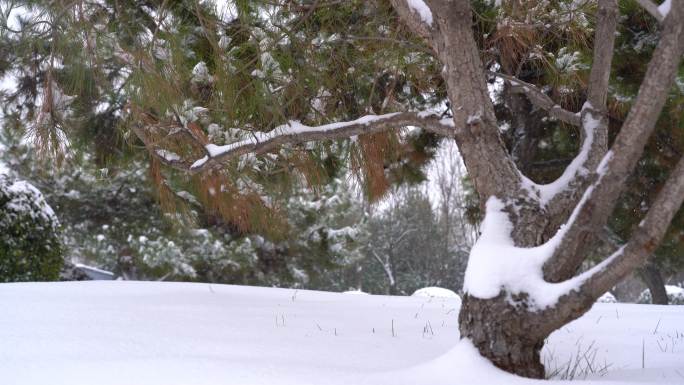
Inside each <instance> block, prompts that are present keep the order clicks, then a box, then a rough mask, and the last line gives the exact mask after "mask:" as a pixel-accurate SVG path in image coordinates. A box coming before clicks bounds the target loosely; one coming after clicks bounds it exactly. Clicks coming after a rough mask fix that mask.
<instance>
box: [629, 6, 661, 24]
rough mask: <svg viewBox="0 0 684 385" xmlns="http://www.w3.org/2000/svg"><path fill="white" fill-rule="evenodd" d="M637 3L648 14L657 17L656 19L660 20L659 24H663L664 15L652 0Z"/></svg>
mask: <svg viewBox="0 0 684 385" xmlns="http://www.w3.org/2000/svg"><path fill="white" fill-rule="evenodd" d="M636 2H637V4H639V5H640V6H641V8H643V9H645V10H646V12H648V13H650V14H651V16H653V17H655V19H656V20H658V23H662V22H663V20H664V19H665V17H663V14H662V13H660V11H659V10H658V5H656V4H655V3H654V2H652V1H651V0H636Z"/></svg>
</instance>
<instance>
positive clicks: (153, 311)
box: [0, 281, 684, 385]
mask: <svg viewBox="0 0 684 385" xmlns="http://www.w3.org/2000/svg"><path fill="white" fill-rule="evenodd" d="M457 303H458V300H457V299H450V298H423V297H388V296H375V295H344V294H336V293H325V292H315V291H304V290H291V289H272V288H258V287H244V286H227V285H209V284H190V283H156V282H155V283H144V282H121V281H108V282H69V283H30V284H0V308H1V309H2V313H0V314H1V315H0V341H1V342H0V383H2V384H12V385H33V384H41V385H43V384H51V385H59V384H69V385H91V384H96V385H108V384H118V385H136V384H140V385H155V384H159V385H174V384H178V385H188V384H192V385H209V384H211V385H213V384H221V385H225V384H239V385H254V384H264V385H279V384H285V385H290V384H292V385H294V384H297V385H304V384H312V385H326V384H335V385H337V384H339V385H342V384H345V385H350V384H354V385H356V384H368V385H370V384H374V385H379V384H392V385H402V384H405V385H409V384H410V385H421V384H426V385H427V384H429V385H442V384H443V385H447V384H453V385H455V384H459V385H463V384H530V383H533V382H534V381H532V380H527V379H522V378H517V377H514V376H512V375H509V374H506V373H503V372H501V371H498V370H497V369H494V368H493V367H492V366H491V365H489V364H488V363H487V362H486V361H485V360H483V359H482V358H481V357H479V356H478V355H477V354H476V352H475V350H474V348H473V347H472V346H470V345H469V344H468V343H459V342H458V339H459V338H458V327H457V318H458V308H457ZM642 344H643V345H642ZM642 346H643V350H642ZM578 351H579V352H580V354H578V353H577V352H578ZM585 352H587V353H585ZM544 357H545V360H546V361H547V362H550V363H551V365H549V367H550V369H552V370H553V369H554V368H558V369H559V370H558V371H563V368H564V365H567V364H568V363H570V367H571V368H572V367H574V366H575V364H574V362H575V359H576V358H579V364H578V365H577V366H578V368H579V369H576V373H586V372H590V371H591V370H588V369H586V368H587V364H586V363H585V361H586V362H588V363H591V364H592V369H593V371H595V372H599V371H601V368H603V367H605V366H607V367H608V369H607V374H606V375H605V376H603V377H601V376H599V375H598V374H595V375H593V376H591V375H590V376H589V378H590V379H594V380H597V381H588V382H584V384H592V383H595V384H606V380H620V381H628V382H624V383H630V384H634V383H640V382H644V381H650V382H651V383H659V384H666V383H670V384H684V307H676V306H670V307H665V306H652V305H624V304H598V305H596V306H595V308H594V309H593V310H592V311H590V312H589V313H588V314H587V315H585V316H584V317H582V318H581V319H580V320H578V321H575V322H573V323H571V324H569V325H567V326H566V327H563V328H562V329H561V330H559V331H557V332H556V333H554V334H553V335H552V336H551V337H550V339H549V344H548V346H547V347H546V348H545V349H544ZM642 359H643V366H644V367H645V369H642ZM575 377H579V378H583V377H584V376H583V375H578V374H576V376H575Z"/></svg>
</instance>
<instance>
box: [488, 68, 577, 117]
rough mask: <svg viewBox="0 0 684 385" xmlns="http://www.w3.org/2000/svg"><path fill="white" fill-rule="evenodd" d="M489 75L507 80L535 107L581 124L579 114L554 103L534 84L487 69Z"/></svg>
mask: <svg viewBox="0 0 684 385" xmlns="http://www.w3.org/2000/svg"><path fill="white" fill-rule="evenodd" d="M487 73H488V74H489V75H493V76H498V77H500V78H502V79H504V80H506V81H508V82H509V83H510V84H511V86H512V91H513V92H517V93H522V94H525V96H527V98H528V99H529V100H530V102H532V104H534V106H535V107H537V108H541V109H542V110H545V111H547V112H548V114H549V115H550V116H551V117H553V118H556V119H558V120H560V121H562V122H565V123H568V124H571V125H573V126H579V125H580V124H581V120H580V115H579V114H576V113H574V112H571V111H568V110H566V109H564V108H563V107H561V106H559V105H558V104H556V103H555V102H554V101H553V99H551V98H550V97H549V96H548V95H546V94H545V93H544V92H542V90H540V89H539V87H537V86H535V85H534V84H530V83H527V82H524V81H522V80H520V79H518V78H516V77H514V76H510V75H505V74H502V73H499V72H494V71H487Z"/></svg>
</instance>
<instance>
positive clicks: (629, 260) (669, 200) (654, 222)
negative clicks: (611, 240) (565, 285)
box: [580, 158, 684, 298]
mask: <svg viewBox="0 0 684 385" xmlns="http://www.w3.org/2000/svg"><path fill="white" fill-rule="evenodd" d="M682 202H684V158H681V159H680V160H679V162H678V163H677V166H676V167H675V169H674V170H673V171H672V173H671V174H670V177H669V178H668V180H667V182H666V183H665V186H663V188H662V190H660V192H659V193H658V197H657V198H656V200H655V202H654V203H653V205H652V206H651V208H650V209H649V210H648V213H647V214H646V217H645V218H644V220H643V221H642V222H641V223H640V224H639V227H638V228H637V229H636V230H635V231H634V233H633V234H632V237H631V238H630V241H629V242H628V243H627V244H626V245H625V246H623V247H621V248H620V249H619V250H618V251H617V252H615V253H614V254H613V255H612V256H611V257H609V258H608V259H606V260H605V261H604V262H602V264H601V265H599V266H598V267H597V268H596V269H595V270H590V271H589V272H588V273H590V275H589V277H588V278H587V279H586V280H585V281H584V283H583V284H582V286H581V288H580V292H583V293H585V294H589V295H590V296H591V297H592V298H598V297H600V296H601V295H602V294H603V293H605V292H606V291H608V290H610V288H611V287H613V286H615V285H616V284H617V283H619V282H620V281H621V280H622V279H623V278H624V277H626V276H627V275H629V274H630V273H632V272H633V271H634V269H636V268H638V267H640V266H641V265H643V264H644V263H646V262H647V260H648V258H649V257H650V256H651V255H653V252H654V251H655V250H656V248H657V247H658V245H659V244H660V242H661V240H662V239H663V237H664V236H665V233H666V232H667V229H668V227H669V225H670V222H671V221H672V218H673V217H674V215H675V214H676V213H677V211H678V210H679V208H680V207H681V205H682Z"/></svg>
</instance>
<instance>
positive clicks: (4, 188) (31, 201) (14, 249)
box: [0, 175, 64, 282]
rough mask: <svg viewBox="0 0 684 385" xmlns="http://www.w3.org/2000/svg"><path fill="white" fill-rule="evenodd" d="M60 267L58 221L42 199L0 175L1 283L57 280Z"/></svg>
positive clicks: (25, 184) (31, 189)
mask: <svg viewBox="0 0 684 385" xmlns="http://www.w3.org/2000/svg"><path fill="white" fill-rule="evenodd" d="M63 264H64V259H63V257H62V245H61V243H60V240H59V235H58V222H57V218H56V217H55V214H54V212H53V211H52V209H51V208H50V206H49V205H48V204H47V202H45V199H44V198H43V195H42V194H41V193H40V191H38V190H37V189H36V188H35V187H33V186H32V185H31V184H29V183H28V182H25V181H11V180H10V179H9V178H8V177H7V176H5V175H0V282H26V281H51V280H57V279H59V271H60V269H61V268H62V265H63Z"/></svg>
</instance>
